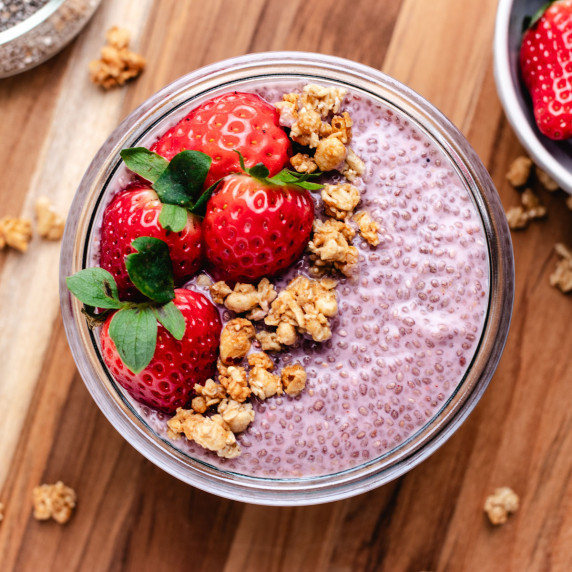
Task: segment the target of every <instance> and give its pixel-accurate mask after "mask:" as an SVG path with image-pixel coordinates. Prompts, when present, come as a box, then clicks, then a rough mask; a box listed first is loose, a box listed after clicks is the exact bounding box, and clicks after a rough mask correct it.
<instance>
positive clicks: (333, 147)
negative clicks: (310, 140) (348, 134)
mask: <svg viewBox="0 0 572 572" xmlns="http://www.w3.org/2000/svg"><path fill="white" fill-rule="evenodd" d="M347 154H348V150H347V149H346V146H345V145H344V144H343V143H342V142H341V141H340V140H339V139H338V138H337V137H336V136H334V135H330V136H329V137H326V138H325V139H321V140H320V142H319V143H318V145H317V147H316V154H315V155H314V161H315V162H316V165H318V168H319V169H320V171H332V170H333V169H336V168H338V167H341V165H342V164H343V162H344V160H345V159H346V157H347Z"/></svg>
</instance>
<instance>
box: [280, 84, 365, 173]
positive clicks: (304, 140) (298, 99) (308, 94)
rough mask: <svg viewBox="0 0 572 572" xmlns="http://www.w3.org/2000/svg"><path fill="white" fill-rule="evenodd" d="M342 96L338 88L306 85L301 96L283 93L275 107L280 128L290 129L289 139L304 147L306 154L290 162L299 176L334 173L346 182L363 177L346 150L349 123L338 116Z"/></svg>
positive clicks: (359, 162) (347, 117) (345, 116)
mask: <svg viewBox="0 0 572 572" xmlns="http://www.w3.org/2000/svg"><path fill="white" fill-rule="evenodd" d="M346 94H347V90H345V89H342V88H337V87H324V86H320V85H316V84H308V85H305V86H304V88H303V89H302V93H287V94H285V95H284V96H283V97H282V101H280V102H278V103H276V108H277V109H278V112H279V114H280V124H281V125H282V126H284V127H288V128H289V129H290V138H291V139H292V140H293V141H295V142H296V143H298V144H300V145H303V146H304V147H308V151H309V152H308V153H297V154H296V155H294V156H293V157H292V158H291V160H290V164H291V165H292V167H293V168H294V169H295V170H296V171H298V172H299V173H313V172H314V171H316V170H318V169H319V170H320V171H332V170H338V171H340V172H341V173H344V174H345V176H346V178H347V179H349V180H350V181H353V180H355V178H357V177H358V176H360V175H361V174H362V173H363V171H364V163H363V161H362V160H361V159H360V158H359V157H358V156H357V155H356V154H355V152H353V151H352V149H351V148H350V147H349V144H350V142H351V140H352V125H353V122H352V119H351V117H350V115H349V113H348V112H347V111H344V112H341V113H340V108H341V105H342V102H343V100H344V97H345V96H346ZM311 151H313V156H312V155H311V154H310V153H311Z"/></svg>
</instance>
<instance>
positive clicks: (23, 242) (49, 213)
mask: <svg viewBox="0 0 572 572" xmlns="http://www.w3.org/2000/svg"><path fill="white" fill-rule="evenodd" d="M35 210H36V223H37V226H36V228H37V231H38V234H39V235H40V237H42V238H44V239H46V240H59V239H60V238H61V237H62V235H63V233H64V226H65V218H64V217H63V216H62V215H61V214H59V213H58V212H57V211H56V209H55V208H54V206H53V205H52V203H51V202H50V200H49V199H48V198H47V197H40V198H38V199H37V200H36V204H35ZM32 234H33V233H32V221H31V220H30V219H28V218H14V217H4V218H2V219H0V249H2V248H4V247H6V246H10V247H11V248H14V249H16V250H19V251H20V252H26V251H27V250H28V245H29V243H30V241H31V240H32Z"/></svg>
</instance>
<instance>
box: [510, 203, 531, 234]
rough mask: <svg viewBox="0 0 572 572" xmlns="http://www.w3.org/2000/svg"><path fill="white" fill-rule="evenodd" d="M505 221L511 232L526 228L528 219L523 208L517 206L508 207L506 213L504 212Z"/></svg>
mask: <svg viewBox="0 0 572 572" xmlns="http://www.w3.org/2000/svg"><path fill="white" fill-rule="evenodd" d="M506 220H507V222H508V226H509V228H511V229H512V230H520V229H523V228H526V227H527V226H528V221H529V218H528V214H527V213H526V211H525V210H524V208H523V207H522V206H521V205H519V206H517V207H510V208H509V209H508V211H506Z"/></svg>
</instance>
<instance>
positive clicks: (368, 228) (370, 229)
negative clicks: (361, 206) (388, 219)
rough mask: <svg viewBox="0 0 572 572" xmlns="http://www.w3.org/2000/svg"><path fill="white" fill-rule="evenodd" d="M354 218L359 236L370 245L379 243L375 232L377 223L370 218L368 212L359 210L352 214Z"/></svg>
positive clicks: (377, 227)
mask: <svg viewBox="0 0 572 572" xmlns="http://www.w3.org/2000/svg"><path fill="white" fill-rule="evenodd" d="M354 220H355V221H356V222H357V224H358V227H359V233H360V234H361V236H362V237H363V238H364V239H365V240H367V242H369V244H371V245H372V246H377V245H378V244H379V235H378V234H377V233H378V231H379V225H378V224H377V222H375V221H374V220H373V219H372V218H371V216H370V214H369V213H368V212H366V211H359V212H357V213H356V214H355V215H354Z"/></svg>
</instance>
